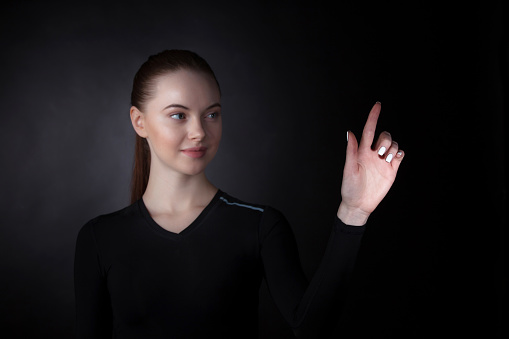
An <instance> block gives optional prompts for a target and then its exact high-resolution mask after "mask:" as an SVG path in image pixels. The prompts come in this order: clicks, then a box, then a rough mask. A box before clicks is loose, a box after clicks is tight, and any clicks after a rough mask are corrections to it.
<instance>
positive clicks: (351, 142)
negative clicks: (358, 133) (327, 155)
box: [344, 131, 359, 174]
mask: <svg viewBox="0 0 509 339" xmlns="http://www.w3.org/2000/svg"><path fill="white" fill-rule="evenodd" d="M346 138H347V145H346V159H345V170H344V173H346V174H350V173H356V172H357V149H358V147H359V145H358V143H357V138H355V135H354V134H353V133H352V132H351V131H348V132H346Z"/></svg>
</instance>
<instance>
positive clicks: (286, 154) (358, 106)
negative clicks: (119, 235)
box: [0, 1, 508, 338]
mask: <svg viewBox="0 0 509 339" xmlns="http://www.w3.org/2000/svg"><path fill="white" fill-rule="evenodd" d="M409 3H411V5H409V4H408V3H407V4H399V5H394V4H389V3H384V2H363V1H346V2H338V3H337V4H336V6H337V7H336V6H334V5H328V4H326V3H325V2H320V1H281V2H270V1H258V2H256V1H251V2H242V1H239V2H231V3H223V2H220V1H219V2H218V1H209V2H206V4H199V2H195V1H189V2H187V1H165V2H151V1H144V2H141V1H137V2H133V1H118V2H114V1H109V2H104V3H93V2H91V1H86V2H66V3H64V2H38V1H17V2H6V3H4V4H3V5H2V9H1V14H0V19H1V20H0V25H1V38H2V39H1V41H2V52H1V64H0V65H1V67H2V68H1V75H2V76H1V81H2V84H1V92H0V98H1V101H0V103H1V106H0V107H1V109H2V113H1V116H2V123H1V124H0V126H1V127H0V128H1V133H0V137H1V144H2V145H3V147H2V151H1V152H2V153H1V154H2V157H1V161H2V166H1V176H0V180H1V183H0V185H1V188H2V195H1V199H2V200H1V206H2V222H1V228H0V275H1V277H0V298H1V299H0V312H1V314H0V316H1V319H2V320H1V321H2V325H1V331H2V332H4V333H5V334H4V333H2V337H3V338H7V337H9V338H70V337H72V336H73V331H74V317H75V314H74V296H73V275H72V270H73V256H74V246H75V239H76V235H77V232H78V230H79V229H80V227H81V226H82V225H83V224H84V223H85V222H86V221H88V220H89V219H91V218H93V217H95V216H97V215H99V214H102V213H108V212H111V211H114V210H117V209H120V208H122V207H124V206H126V205H127V204H128V196H129V181H130V174H131V169H132V160H133V145H134V143H133V141H134V135H135V134H134V131H133V130H132V127H131V125H130V120H129V115H128V113H129V96H130V86H131V81H132V78H133V76H134V73H135V72H136V70H137V69H138V67H139V66H140V65H141V63H142V62H144V61H145V60H146V58H147V57H148V55H151V54H154V53H156V52H159V51H160V50H162V49H168V48H184V49H191V50H194V51H196V52H198V53H199V54H201V55H202V56H203V57H205V58H206V59H207V60H208V61H209V63H210V64H211V66H212V67H213V69H214V70H215V72H216V75H217V77H218V80H219V82H220V83H221V87H222V92H223V97H222V105H223V121H224V126H223V129H224V136H223V140H222V144H221V148H220V150H219V152H218V154H217V157H216V159H215V160H214V161H213V162H212V164H211V165H210V167H209V168H208V174H209V177H210V178H211V180H212V181H213V182H214V183H215V184H216V185H217V186H219V187H220V188H221V189H223V190H224V191H226V192H228V193H230V194H232V195H234V196H237V197H238V198H241V199H243V200H247V201H251V202H257V203H265V204H271V205H273V206H274V207H276V208H278V209H280V210H282V211H283V213H284V214H285V215H286V216H287V218H288V219H289V221H290V222H291V224H292V227H293V229H294V232H295V234H296V238H297V241H298V245H299V250H300V252H301V259H302V263H303V267H304V269H305V271H306V273H307V274H309V275H310V276H311V275H312V273H313V271H314V270H315V269H316V266H317V265H318V262H319V260H320V257H321V255H322V253H323V250H324V247H325V243H326V241H327V237H328V232H329V227H330V221H331V218H332V216H333V215H334V213H335V212H336V209H337V206H338V204H339V201H340V194H339V192H340V184H341V175H342V167H343V163H344V156H345V146H346V140H345V134H346V131H347V130H348V129H351V130H352V131H353V132H354V133H355V134H356V135H357V136H358V137H360V133H361V131H362V127H363V125H364V121H365V119H366V117H367V113H368V112H369V110H370V108H371V106H372V105H373V104H374V102H375V101H377V100H379V101H381V102H382V114H381V117H380V121H379V125H378V130H379V131H382V130H388V131H390V132H391V134H392V135H393V138H394V139H395V140H397V141H398V142H399V144H400V147H401V148H402V149H404V150H405V151H406V153H407V156H406V159H405V160H404V162H403V164H402V167H401V168H400V173H399V174H398V178H397V181H396V183H395V186H394V187H393V189H392V190H391V192H390V193H389V194H388V196H387V197H386V199H385V200H384V201H383V202H382V204H381V205H380V206H379V208H378V209H377V210H376V211H375V213H374V214H373V215H372V217H371V218H370V221H369V224H368V225H369V227H368V229H367V232H366V234H365V237H364V239H363V244H362V248H361V251H360V254H359V260H358V265H357V267H356V271H355V275H354V278H353V287H352V289H351V291H350V293H349V299H348V303H347V305H346V308H345V312H344V316H343V318H341V319H338V328H339V330H338V331H337V333H338V334H343V335H344V336H343V337H346V338H366V337H369V336H370V335H376V338H386V337H387V338H397V337H405V338H421V337H422V338H435V336H436V335H437V334H438V333H440V334H444V333H445V334H451V335H454V336H455V337H459V336H461V335H463V334H480V335H482V336H481V337H484V338H489V337H496V336H497V335H501V333H502V332H503V331H504V333H505V334H507V332H506V326H505V321H506V319H507V318H506V317H504V318H502V315H503V314H505V313H504V312H506V310H507V297H506V289H505V287H504V286H505V283H506V281H504V280H503V278H502V274H503V267H504V260H503V258H504V236H505V234H506V230H505V228H503V225H504V222H505V221H506V220H507V219H506V204H507V200H506V195H507V181H506V179H505V176H504V169H505V168H507V163H506V162H505V161H506V158H505V150H506V146H507V144H504V143H505V142H506V141H505V140H506V139H505V134H504V131H505V128H507V120H506V117H507V116H504V112H507V98H508V96H507V88H508V87H507V86H508V82H507V80H508V67H507V66H508V54H507V52H508V48H507V30H506V26H505V25H504V24H505V23H504V22H503V17H504V15H505V16H506V17H507V13H505V14H504V11H505V10H506V9H507V8H506V7H505V8H504V6H503V5H502V2H501V1H500V2H485V1H482V2H481V1H478V2H473V3H472V4H471V5H469V6H468V7H465V6H464V5H462V6H450V8H448V7H446V6H445V7H444V6H443V5H440V6H439V5H433V4H431V3H429V2H424V1H422V2H419V1H416V2H409ZM260 294H261V303H260V335H261V337H262V338H286V337H289V333H290V332H289V331H288V329H287V328H286V327H285V324H284V323H283V321H282V318H281V316H280V315H279V313H278V311H277V309H276V308H275V306H274V304H273V303H272V301H271V299H270V296H269V295H268V292H267V290H266V288H265V286H262V289H261V292H260ZM502 325H503V326H502Z"/></svg>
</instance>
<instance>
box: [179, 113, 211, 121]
mask: <svg viewBox="0 0 509 339" xmlns="http://www.w3.org/2000/svg"><path fill="white" fill-rule="evenodd" d="M218 116H219V112H212V113H209V114H207V115H206V116H205V117H206V118H211V119H216V118H217V117H218ZM170 118H172V119H175V120H184V119H185V114H184V113H173V114H171V115H170Z"/></svg>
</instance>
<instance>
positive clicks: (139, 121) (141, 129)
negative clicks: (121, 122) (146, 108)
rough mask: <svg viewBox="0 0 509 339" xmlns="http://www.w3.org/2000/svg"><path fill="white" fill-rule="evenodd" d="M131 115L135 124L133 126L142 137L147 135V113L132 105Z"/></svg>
mask: <svg viewBox="0 0 509 339" xmlns="http://www.w3.org/2000/svg"><path fill="white" fill-rule="evenodd" d="M130 115H131V123H132V124H133V128H134V130H135V131H136V133H137V134H138V135H139V136H140V137H142V138H146V137H147V131H146V130H145V115H144V114H143V113H142V112H140V110H139V109H138V108H136V107H135V106H132V107H131V111H130Z"/></svg>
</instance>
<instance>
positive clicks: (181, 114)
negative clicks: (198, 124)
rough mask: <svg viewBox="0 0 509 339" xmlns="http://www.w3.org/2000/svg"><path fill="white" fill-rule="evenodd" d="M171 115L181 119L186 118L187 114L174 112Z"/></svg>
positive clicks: (173, 117)
mask: <svg viewBox="0 0 509 339" xmlns="http://www.w3.org/2000/svg"><path fill="white" fill-rule="evenodd" d="M170 117H171V118H172V119H177V120H181V119H184V118H185V115H184V113H174V114H172V115H170Z"/></svg>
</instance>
